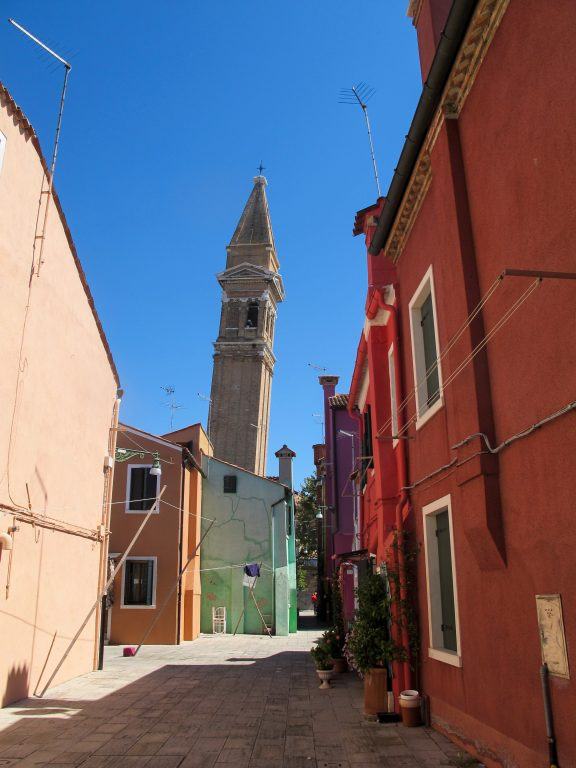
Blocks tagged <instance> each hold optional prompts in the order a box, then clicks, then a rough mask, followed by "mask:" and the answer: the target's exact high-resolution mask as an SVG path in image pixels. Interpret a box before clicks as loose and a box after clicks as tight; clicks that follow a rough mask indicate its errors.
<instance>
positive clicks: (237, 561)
mask: <svg viewBox="0 0 576 768" xmlns="http://www.w3.org/2000/svg"><path fill="white" fill-rule="evenodd" d="M276 456H277V458H278V462H279V478H278V480H276V479H270V478H267V477H261V476H259V475H256V474H253V473H252V472H249V471H247V470H245V469H241V468H240V467H237V466H235V465H234V464H229V463H227V462H225V461H221V460H220V459H216V458H214V457H209V456H204V457H203V461H202V469H203V471H204V473H205V478H204V480H203V484H202V515H203V517H204V519H203V520H202V531H203V532H205V531H206V529H207V528H208V526H209V525H210V519H215V520H216V522H215V523H214V525H213V526H212V528H211V530H210V532H209V533H208V535H207V536H206V538H205V540H204V542H203V544H202V549H201V573H202V579H201V580H202V611H201V631H202V632H207V633H211V632H212V630H213V609H217V608H224V609H225V614H226V632H227V633H229V634H230V633H232V632H234V630H235V628H236V626H238V629H237V631H238V632H239V633H244V634H263V633H265V632H266V628H265V626H264V624H263V621H262V618H261V616H260V614H259V612H258V608H259V609H260V613H261V614H262V617H263V618H264V621H265V623H266V625H267V626H268V627H269V628H270V629H271V631H272V633H274V634H276V635H288V634H289V633H290V632H296V629H297V596H296V545H295V535H294V500H293V493H292V459H293V457H294V456H295V454H294V452H293V451H291V450H290V449H289V448H287V447H286V446H283V447H282V448H281V449H280V450H279V451H277V452H276ZM248 563H258V564H259V565H260V566H261V568H260V573H261V575H260V577H259V578H258V579H257V580H256V584H255V588H254V597H255V599H256V602H257V604H258V608H257V607H256V605H255V603H254V600H253V599H252V598H251V596H250V591H249V588H248V587H246V586H244V585H243V570H244V565H245V564H248Z"/></svg>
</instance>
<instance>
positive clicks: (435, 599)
mask: <svg viewBox="0 0 576 768" xmlns="http://www.w3.org/2000/svg"><path fill="white" fill-rule="evenodd" d="M445 509H447V510H448V521H449V524H450V554H451V558H452V583H453V587H454V616H455V621H456V651H450V650H448V649H446V648H444V647H443V646H442V637H441V635H439V633H438V631H435V630H434V627H435V626H437V622H433V621H432V616H433V615H434V616H436V617H437V616H438V613H440V615H441V613H442V603H441V597H440V573H439V568H438V539H437V537H436V520H435V518H436V515H437V514H438V512H443V511H444V510H445ZM422 517H423V524H424V554H425V560H426V593H427V598H428V638H429V645H428V656H429V657H430V658H431V659H436V660H437V661H443V662H445V663H446V664H451V665H452V666H454V667H461V666H462V653H461V649H462V646H461V645H460V617H459V614H458V578H457V573H456V557H455V551H454V526H453V524H452V501H451V497H450V494H448V496H442V498H440V499H436V501H433V502H431V503H430V504H427V505H426V506H425V507H423V508H422Z"/></svg>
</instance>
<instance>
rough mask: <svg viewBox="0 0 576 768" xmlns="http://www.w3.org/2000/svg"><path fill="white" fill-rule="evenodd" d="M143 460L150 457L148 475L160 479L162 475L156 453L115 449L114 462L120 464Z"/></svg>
mask: <svg viewBox="0 0 576 768" xmlns="http://www.w3.org/2000/svg"><path fill="white" fill-rule="evenodd" d="M136 456H137V457H138V458H140V459H143V458H145V457H146V456H152V458H153V463H152V466H151V468H150V474H151V475H153V476H154V477H160V475H161V474H162V467H161V466H160V454H159V452H158V451H138V450H134V449H133V448H116V455H115V457H114V458H115V460H116V461H118V462H120V463H122V462H123V461H130V459H134V458H136Z"/></svg>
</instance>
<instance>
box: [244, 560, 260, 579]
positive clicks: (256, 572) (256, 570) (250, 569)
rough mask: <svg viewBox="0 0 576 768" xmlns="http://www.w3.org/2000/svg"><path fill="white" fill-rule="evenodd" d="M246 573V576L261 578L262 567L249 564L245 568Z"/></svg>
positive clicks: (256, 564)
mask: <svg viewBox="0 0 576 768" xmlns="http://www.w3.org/2000/svg"><path fill="white" fill-rule="evenodd" d="M244 573H245V574H246V576H252V577H253V578H254V576H260V566H259V565H258V563H249V564H248V565H245V566H244Z"/></svg>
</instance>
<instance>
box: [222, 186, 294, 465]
mask: <svg viewBox="0 0 576 768" xmlns="http://www.w3.org/2000/svg"><path fill="white" fill-rule="evenodd" d="M266 186H267V181H266V178H265V177H264V176H261V175H258V176H256V177H255V178H254V187H253V188H252V191H251V193H250V196H249V197H248V200H247V202H246V205H245V206H244V210H243V212H242V215H241V216H240V220H239V221H238V225H237V226H236V229H235V231H234V234H233V235H232V240H231V241H230V244H229V245H228V247H227V249H226V251H227V258H226V269H225V270H224V271H223V272H220V273H219V274H218V275H217V279H218V282H219V283H220V286H221V288H222V306H221V311H220V329H219V333H218V338H217V339H216V341H215V342H214V368H213V372H212V390H211V395H210V398H211V401H212V405H211V408H210V424H209V433H210V439H211V440H212V444H213V445H214V455H215V456H216V457H217V458H219V459H223V460H224V461H228V462H230V463H231V464H237V465H238V466H240V467H243V468H244V469H248V470H249V471H251V472H255V473H256V474H258V475H265V473H266V452H267V449H268V429H269V419H270V394H271V386H272V375H273V372H274V363H275V357H274V353H273V344H274V326H275V322H276V312H277V307H278V304H279V303H280V302H281V301H283V299H284V286H283V284H282V277H281V276H280V274H279V264H278V258H277V256H276V246H275V244H274V235H273V232H272V223H271V220H270V212H269V209H268V200H267V198H266Z"/></svg>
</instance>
